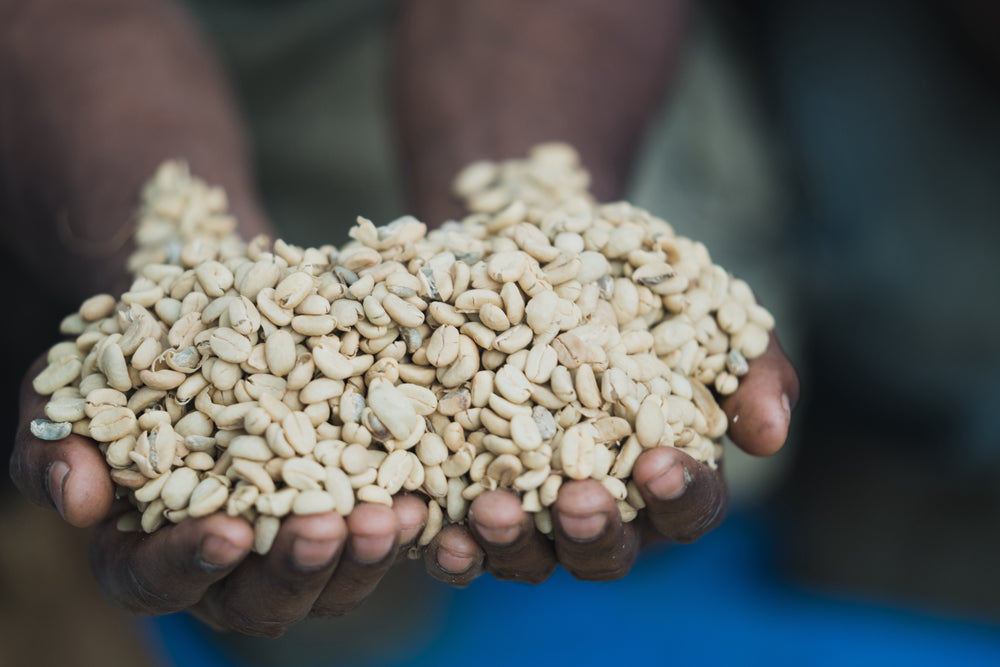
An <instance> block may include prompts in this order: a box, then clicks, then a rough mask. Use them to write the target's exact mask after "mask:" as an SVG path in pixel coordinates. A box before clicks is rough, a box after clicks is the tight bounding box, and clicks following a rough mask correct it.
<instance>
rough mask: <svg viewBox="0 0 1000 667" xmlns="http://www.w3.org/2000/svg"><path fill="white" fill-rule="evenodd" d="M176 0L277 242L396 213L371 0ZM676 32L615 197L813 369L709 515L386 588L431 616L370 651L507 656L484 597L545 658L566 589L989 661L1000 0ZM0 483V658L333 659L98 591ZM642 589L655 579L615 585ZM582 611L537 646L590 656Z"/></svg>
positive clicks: (661, 622) (838, 646) (843, 11)
mask: <svg viewBox="0 0 1000 667" xmlns="http://www.w3.org/2000/svg"><path fill="white" fill-rule="evenodd" d="M191 4H192V9H193V10H194V11H195V12H196V14H197V16H198V17H199V20H200V21H201V22H202V23H203V25H204V27H205V29H206V31H207V33H208V34H209V35H210V36H211V38H212V40H213V41H214V43H215V44H216V47H217V48H218V49H219V51H220V54H221V55H222V57H223V59H224V60H225V62H226V65H227V67H228V68H229V71H230V73H231V74H232V76H233V79H234V81H235V82H236V85H237V90H238V92H239V94H240V98H241V101H242V103H243V105H244V107H245V111H246V115H247V118H248V120H249V123H250V127H251V131H252V135H253V141H254V147H255V151H256V158H257V163H258V165H259V177H260V183H261V189H262V192H263V194H264V199H265V201H266V204H267V207H268V210H269V212H270V214H271V216H272V218H273V220H274V221H275V223H276V224H277V225H278V227H279V229H281V230H282V232H283V233H286V234H287V237H288V238H289V239H290V240H292V241H294V242H297V243H303V244H312V243H319V242H327V241H335V242H342V241H343V240H344V239H345V238H346V224H349V223H350V221H353V219H354V216H355V215H357V214H358V213H363V214H364V215H366V216H367V217H370V218H371V219H373V220H375V221H376V222H377V223H379V222H385V221H388V220H391V219H392V218H394V217H396V216H397V215H400V214H402V213H404V212H405V206H404V204H403V202H402V197H401V196H400V194H399V192H400V187H399V182H398V181H399V179H398V174H397V172H396V170H395V158H394V151H393V146H392V141H391V137H390V135H389V133H388V131H387V129H386V125H387V123H386V117H387V113H386V109H385V104H386V101H385V90H384V88H383V79H384V77H383V72H384V67H385V46H386V33H385V25H386V22H387V19H388V18H389V16H390V13H391V10H392V3H389V2H372V3H369V2H339V3H335V2H319V1H310V0H300V1H298V2H294V3H280V4H279V3H268V2H237V1H235V0H226V1H221V0H220V1H218V2H208V1H207V0H206V1H204V2H193V3H191ZM331 31H333V32H331ZM688 40H689V41H688V43H687V45H686V46H685V55H684V58H683V61H682V67H681V70H680V72H679V74H678V78H677V80H676V83H675V87H674V88H673V90H672V91H671V92H670V94H669V96H668V98H667V99H666V100H665V104H664V107H663V111H662V113H661V115H660V117H659V119H658V120H657V122H656V123H655V124H654V126H653V127H651V128H650V131H649V136H648V138H647V141H646V142H645V144H644V146H643V151H642V154H641V156H640V158H639V161H638V163H637V168H636V171H635V177H634V182H633V185H632V188H631V189H630V192H629V194H628V198H629V199H631V200H632V201H634V202H635V203H638V204H640V205H642V206H645V207H647V208H649V209H650V210H652V211H653V212H654V213H656V214H658V215H661V216H662V217H665V218H666V219H667V220H668V221H670V222H671V223H672V224H673V225H674V226H675V227H676V228H677V230H678V232H680V233H683V234H685V235H689V236H692V237H694V238H697V239H700V240H703V241H705V243H706V244H707V246H708V247H709V248H710V249H711V251H712V254H713V259H714V260H715V261H716V262H718V263H720V264H722V265H723V266H725V267H726V268H728V269H730V270H731V271H732V272H734V273H735V274H737V275H739V276H741V277H743V278H746V279H747V280H748V282H749V283H750V284H751V285H752V286H754V289H755V291H756V292H757V294H758V297H759V298H760V300H761V301H762V303H764V304H765V305H766V306H767V307H768V308H769V309H771V310H772V312H773V313H774V314H775V315H776V319H777V321H778V333H779V335H780V337H781V339H782V341H783V344H784V346H785V349H786V352H787V353H788V355H789V357H790V358H791V359H792V361H793V362H794V363H795V364H796V366H797V368H798V370H799V373H800V377H801V380H802V386H803V395H802V401H801V403H800V405H799V408H798V410H797V411H796V412H795V415H794V419H793V425H794V429H793V435H792V439H791V442H790V443H789V446H788V447H787V448H786V449H785V450H784V451H783V452H782V453H781V454H779V455H778V456H776V457H774V458H773V459H769V460H766V461H762V460H751V459H749V457H746V456H743V455H741V454H740V453H739V452H738V451H737V450H735V449H734V448H732V447H729V448H728V450H727V455H726V456H727V458H726V467H727V468H726V469H727V475H728V477H729V479H730V484H731V487H732V491H733V506H732V509H731V512H730V517H729V518H728V519H727V521H726V522H725V523H724V524H723V526H722V527H720V528H719V529H717V530H716V531H715V532H714V533H712V534H710V535H708V536H707V537H705V538H703V539H702V540H701V541H699V542H698V543H696V544H694V545H689V546H684V547H680V548H675V549H667V548H660V549H656V550H653V552H651V553H648V554H646V555H645V556H644V557H643V559H642V560H641V561H640V563H639V565H638V566H637V572H636V573H634V575H632V576H630V577H628V578H626V580H624V581H622V582H615V583H612V584H599V585H593V584H591V585H574V584H573V583H571V582H570V581H569V578H568V577H566V576H565V574H564V573H560V574H559V575H557V576H556V577H555V578H554V581H552V582H549V583H547V584H545V585H544V586H543V587H542V589H543V590H544V589H545V588H546V587H549V588H550V589H551V590H553V591H557V593H558V595H557V597H556V599H555V600H553V599H551V598H552V596H542V595H539V594H538V593H537V590H536V589H533V588H529V587H523V586H519V585H512V584H499V583H497V582H494V581H491V580H484V581H480V582H476V583H475V584H474V585H473V586H472V587H470V588H469V589H466V590H464V591H461V592H453V591H444V590H441V589H440V587H437V586H436V585H434V584H431V583H429V582H427V583H426V584H421V585H420V586H418V587H417V588H416V589H413V590H411V591H410V596H409V597H408V598H407V599H410V600H417V601H419V604H418V605H416V606H417V607H419V608H421V609H423V610H424V612H425V614H426V615H433V614H438V615H439V616H440V618H441V619H442V620H441V621H440V623H441V625H440V626H439V627H437V628H433V627H432V628H429V629H424V631H423V632H422V634H421V635H420V639H415V640H414V642H413V643H411V644H410V645H409V648H408V650H407V651H406V652H404V653H401V654H400V653H392V652H388V653H386V654H385V655H380V657H379V658H378V659H379V660H381V661H382V662H380V663H378V664H414V665H419V664H425V663H426V664H430V663H431V662H432V661H433V662H435V663H436V664H449V660H450V659H454V660H456V661H457V660H458V659H460V658H461V657H462V656H468V655H470V654H471V655H476V656H477V658H481V660H479V659H477V662H478V663H480V664H501V662H503V664H506V663H508V662H509V661H510V660H511V655H510V654H509V653H506V652H503V651H497V652H495V654H494V652H493V651H491V652H490V653H489V655H483V652H482V649H481V647H482V645H483V643H482V642H483V641H484V639H483V630H484V629H483V627H481V625H477V622H478V621H480V620H481V619H485V618H489V617H490V614H494V615H495V614H497V613H503V614H505V616H506V618H507V619H513V621H514V622H515V623H517V624H519V627H521V628H522V630H521V632H520V638H519V642H518V646H519V653H518V657H517V659H518V661H519V662H521V663H523V664H536V663H540V662H541V661H543V660H548V661H551V659H550V658H547V657H545V656H548V655H550V654H552V652H553V651H554V650H555V649H554V648H553V646H552V644H553V642H552V641H551V634H550V629H551V627H552V626H553V624H554V623H555V621H554V619H556V618H558V619H559V622H558V626H557V627H569V628H575V629H576V630H577V631H582V630H585V629H586V628H589V627H593V628H594V629H595V630H597V629H604V630H607V631H608V632H611V633H612V634H611V635H609V638H608V640H607V642H610V643H612V644H613V645H614V647H615V650H616V651H617V652H618V653H617V654H618V655H620V656H621V657H622V659H636V660H638V659H650V658H652V659H657V660H658V661H662V660H663V659H664V650H665V649H664V638H670V637H682V638H683V639H682V640H681V641H678V642H674V643H673V645H671V646H670V649H669V650H670V656H671V659H672V660H677V661H681V660H685V661H687V662H689V663H691V664H733V663H734V662H735V663H738V664H744V663H751V664H756V663H758V662H759V663H767V664H848V663H849V664H875V663H884V662H885V661H887V660H889V659H892V660H900V661H902V660H905V661H906V662H907V663H908V664H943V663H942V660H945V658H947V663H948V664H1000V634H998V633H997V630H998V626H1000V573H998V569H997V567H996V563H997V562H1000V531H998V529H997V525H998V518H1000V483H998V482H1000V388H998V387H1000V385H998V380H997V378H998V375H1000V346H998V344H997V331H998V326H1000V309H998V306H1000V301H998V299H997V296H996V290H997V286H998V285H1000V268H998V266H1000V263H998V261H997V260H998V259H1000V187H998V181H1000V122H998V119H1000V46H998V45H1000V12H998V5H997V4H995V3H990V2H986V1H983V2H977V1H976V0H963V1H959V2H945V1H944V0H941V1H939V2H934V1H931V0H914V1H911V2H903V1H902V0H887V1H886V2H880V3H869V2H863V1H862V0H844V1H834V0H818V1H816V2H810V3H800V2H790V1H789V2H780V1H776V2H722V1H720V0H713V1H711V2H705V3H701V4H698V5H696V6H695V7H694V8H693V10H692V13H691V17H690V32H689V38H688ZM289 73H294V74H289ZM334 91H336V94H334ZM345 91H349V92H345ZM332 118H335V119H336V122H331V119H332ZM331 221H344V222H345V224H343V225H340V226H336V227H335V224H336V223H332V222H331ZM0 272H3V273H6V274H8V275H4V276H2V277H3V279H5V280H7V281H9V282H8V284H12V283H13V281H14V280H15V279H16V276H17V269H16V266H13V265H3V266H0ZM30 306H31V304H29V303H27V300H23V301H15V308H20V309H28V308H30ZM61 315H62V313H52V312H49V313H43V314H38V313H34V312H32V314H31V315H30V317H31V319H30V320H28V319H22V314H16V316H17V317H18V319H19V320H20V321H30V322H31V323H32V325H33V326H34V330H33V331H32V332H28V333H31V336H27V337H25V333H26V332H25V331H24V330H23V329H20V328H19V330H18V331H17V332H13V331H11V330H10V329H9V328H3V329H0V335H2V336H3V337H4V340H3V343H5V344H6V345H7V347H6V349H8V350H11V349H17V350H23V351H25V352H31V353H30V354H23V355H22V354H20V353H19V354H18V355H17V356H18V359H15V360H13V362H14V364H15V365H17V364H20V366H21V367H20V368H13V370H12V371H11V373H10V374H9V375H7V376H6V377H5V379H4V382H5V385H6V389H5V390H4V392H5V395H7V396H8V397H9V398H8V400H7V401H4V402H3V403H4V404H5V406H6V410H7V412H6V413H5V414H4V420H5V421H4V428H5V429H6V432H7V433H13V430H14V428H15V426H14V424H15V421H14V414H13V410H12V407H11V406H13V405H14V401H13V400H12V399H11V398H10V397H12V396H14V395H16V392H17V382H19V378H20V376H21V375H22V373H23V370H24V368H25V367H26V365H27V363H28V360H30V359H32V358H34V356H35V355H36V354H37V353H40V352H41V351H42V350H43V349H44V348H45V347H46V346H47V343H48V342H49V341H50V340H51V332H53V331H55V330H56V323H57V322H58V320H59V318H60V317H61ZM23 317H28V315H27V314H24V315H23ZM15 371H16V372H15ZM3 482H4V483H5V484H7V486H6V487H5V488H4V490H3V512H0V524H2V525H0V667H6V666H7V665H11V666H14V665H57V664H73V665H81V666H87V665H105V666H108V665H172V664H178V665H180V664H185V665H191V664H241V665H243V664H245V665H265V664H282V660H284V661H285V662H284V664H301V665H308V664H325V663H326V661H325V658H324V655H325V656H327V657H328V656H329V653H328V652H327V653H325V654H324V651H328V648H324V647H327V646H328V642H329V640H330V637H329V636H328V635H330V634H331V631H330V627H331V626H330V624H329V623H328V622H324V623H325V624H310V623H307V624H303V628H301V629H296V630H293V632H291V633H289V635H288V636H286V638H285V639H282V640H280V641H278V642H270V641H265V640H249V641H242V640H239V641H237V640H232V641H227V642H226V647H225V648H224V651H223V652H222V653H219V652H218V651H220V650H222V649H209V648H205V647H206V646H207V645H208V644H207V642H208V640H207V639H206V637H205V635H204V633H202V632H201V631H200V630H199V628H198V627H197V626H195V625H194V624H192V623H191V622H190V621H188V620H187V619H186V618H185V617H183V616H177V617H168V618H165V619H159V620H158V621H155V622H154V621H150V620H139V621H137V620H136V619H131V618H128V617H126V616H124V615H121V614H119V613H118V612H116V611H114V610H112V609H111V608H109V607H108V606H107V605H106V604H105V603H104V602H103V601H102V600H101V598H100V595H99V593H98V592H97V590H96V587H95V585H94V584H93V582H92V581H91V580H90V576H89V572H88V568H87V555H86V534H85V532H83V531H76V530H73V529H70V528H68V527H66V526H64V525H62V523H61V522H60V521H59V520H58V518H57V517H55V516H54V515H53V514H52V513H49V512H45V511H42V510H39V509H37V508H34V507H31V506H30V505H27V504H26V502H25V501H23V500H22V499H21V498H20V497H19V496H18V495H17V494H16V493H15V492H14V491H13V490H12V489H10V488H9V486H10V485H9V483H7V476H6V475H4V476H3ZM637 586H639V587H646V591H647V593H646V594H647V596H649V597H651V598H652V599H651V600H650V601H649V608H648V609H644V610H639V611H636V610H630V609H627V608H623V607H622V604H623V602H622V601H623V600H626V599H629V597H628V596H629V595H630V594H631V592H634V590H635V587H637ZM383 604H392V602H391V601H388V602H386V601H380V600H379V599H377V596H376V599H373V600H372V602H371V605H369V607H370V608H371V609H369V611H368V612H367V614H368V616H371V617H376V619H377V612H378V610H379V609H381V608H382V607H381V606H380V605H383ZM595 610H600V611H599V612H597V614H596V615H597V616H598V617H599V618H596V619H595ZM640 612H641V613H640ZM365 618H367V617H365ZM364 622H365V621H364V618H362V619H361V620H359V621H357V624H356V625H351V624H348V629H349V630H350V631H351V632H360V628H361V627H362V626H363V624H364ZM375 622H377V620H376V621H375ZM446 622H447V623H449V624H450V625H449V626H448V628H449V629H448V633H449V634H448V636H447V637H444V636H443V635H441V636H439V635H438V634H435V633H441V632H443V630H442V628H443V627H445V623H446ZM341 627H343V624H341ZM333 634H340V635H342V634H344V633H343V632H340V633H333ZM623 634H624V636H625V637H626V639H625V640H623V639H622V635H623ZM348 636H350V633H348ZM355 636H359V635H355ZM360 636H361V637H366V636H367V635H363V634H362V635H360ZM178 637H180V638H182V639H183V641H181V640H179V639H177V638H178ZM580 637H581V638H580V639H579V641H578V642H576V644H574V646H571V647H568V648H567V647H566V646H562V647H561V649H560V650H561V653H559V654H558V655H559V656H560V657H561V658H562V659H564V660H566V661H568V660H570V659H577V658H579V659H581V660H587V659H588V658H592V657H593V656H594V655H596V654H595V653H594V651H595V650H597V648H596V647H595V646H594V645H593V641H595V640H593V639H590V638H589V637H588V636H587V635H586V633H584V634H581V635H580ZM612 637H614V638H612ZM54 638H58V641H54ZM324 642H327V644H324ZM494 645H495V640H494ZM199 647H200V648H202V649H204V650H203V651H202V653H198V649H199ZM189 649H190V650H189ZM188 650H189V651H188ZM185 651H188V652H185ZM212 651H215V653H213V652H212ZM154 655H157V656H158V657H153V656H154ZM199 655H200V656H202V658H198V657H195V656H199ZM205 655H211V656H214V657H213V658H211V660H210V659H209V658H204V656H205ZM290 655H296V656H298V657H297V658H296V659H295V661H294V663H289V662H288V661H287V660H288V656H290ZM431 656H434V657H433V660H432V658H431ZM442 656H444V657H442ZM202 659H204V660H205V662H198V660H202ZM442 660H443V662H442ZM230 661H232V662H230ZM363 662H364V661H363V659H362V658H361V657H360V655H359V656H358V657H357V658H356V661H353V660H351V661H349V663H347V664H363Z"/></svg>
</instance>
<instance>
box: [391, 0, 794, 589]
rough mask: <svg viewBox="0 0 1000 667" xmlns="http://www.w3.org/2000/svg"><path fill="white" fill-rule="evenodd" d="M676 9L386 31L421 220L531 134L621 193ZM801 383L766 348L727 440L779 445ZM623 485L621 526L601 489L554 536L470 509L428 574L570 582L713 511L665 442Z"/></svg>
mask: <svg viewBox="0 0 1000 667" xmlns="http://www.w3.org/2000/svg"><path fill="white" fill-rule="evenodd" d="M686 4H687V3H686V2H684V1H683V0H672V1H664V0H633V1H632V2H628V3H610V2H606V1H605V0H548V1H546V2H540V1H538V0H505V2H503V3H496V2H493V1H492V0H465V1H463V2H462V3H460V4H459V5H456V4H455V3H453V2H449V1H448V0H414V1H412V2H408V3H403V5H402V8H401V11H400V13H399V17H398V20H397V24H396V29H395V40H394V77H393V93H394V99H395V102H396V104H397V110H398V113H397V114H396V118H395V120H396V124H397V126H398V128H397V129H398V134H399V137H400V144H401V147H402V158H403V167H404V169H405V170H406V175H407V178H406V182H407V183H409V184H410V187H411V190H412V192H411V199H412V201H413V203H414V205H415V207H416V213H417V214H418V215H419V216H420V217H421V219H423V220H426V221H428V222H430V223H432V224H433V223H435V222H440V221H441V220H444V219H447V218H448V217H449V216H455V215H459V214H460V209H459V207H458V206H457V205H456V202H455V201H454V200H453V199H452V198H451V197H449V188H448V184H449V180H448V179H450V178H451V175H452V174H455V173H457V171H458V170H459V169H460V168H461V167H463V166H464V165H466V164H468V163H470V162H472V161H474V160H479V159H500V158H509V157H518V156H523V155H524V154H526V152H527V150H528V149H529V148H530V147H531V146H533V145H535V144H537V143H539V142H542V141H551V140H561V141H566V142H568V143H569V144H571V145H573V146H574V147H576V148H577V149H578V150H579V152H580V154H581V157H582V161H583V164H584V165H585V166H586V167H587V168H588V170H589V172H590V174H591V178H592V183H591V186H592V190H593V192H594V193H595V195H596V197H597V198H598V199H599V200H601V201H608V200H613V199H615V198H616V197H621V196H622V195H623V193H624V190H625V187H626V184H627V182H628V172H629V169H630V166H631V164H632V161H633V159H634V157H635V153H636V151H637V148H638V146H639V144H640V141H641V138H642V132H643V130H644V128H645V125H646V124H647V123H648V122H649V121H650V120H651V118H652V117H653V115H654V113H655V111H656V109H657V107H658V105H659V104H660V103H661V102H662V101H663V100H664V99H665V98H666V97H668V96H669V92H670V90H669V89H670V84H671V81H672V78H673V73H674V71H675V68H676V63H677V60H678V58H679V57H680V56H679V54H680V52H681V51H682V46H683V41H684V32H685V26H686V15H687V7H686ZM797 398H798V380H797V378H796V375H795V371H794V370H793V369H792V366H791V364H790V363H789V361H788V359H787V358H785V356H784V354H783V353H782V352H781V348H780V346H779V345H778V342H777V339H775V338H772V339H771V345H770V347H769V349H768V351H767V353H766V354H765V355H764V356H762V357H761V358H759V359H756V360H755V361H753V362H752V363H751V370H750V372H749V374H747V375H746V376H745V377H744V378H742V381H741V384H740V388H739V390H738V391H737V392H736V393H735V394H734V395H733V396H731V397H729V398H727V399H726V400H724V401H723V402H722V406H723V408H724V409H725V411H726V413H727V414H728V416H729V420H730V428H729V434H730V436H731V437H732V439H733V441H734V442H735V443H736V444H737V445H738V446H739V447H741V448H742V449H744V450H745V451H747V452H749V453H751V454H754V455H758V456H768V455H771V454H774V453H775V452H777V451H778V450H779V449H780V448H781V446H782V445H783V444H784V442H785V438H786V436H787V434H788V424H789V419H790V417H791V409H792V407H793V406H794V405H795V402H796V400H797ZM633 477H634V478H635V480H636V482H637V483H638V485H639V488H640V491H641V492H642V495H643V497H644V499H645V501H646V505H647V507H646V509H645V510H644V511H642V512H641V513H640V515H639V517H638V520H637V521H635V522H632V523H629V524H625V525H623V524H622V522H621V520H620V518H619V516H618V512H617V510H616V506H615V503H614V502H613V500H612V498H611V496H610V494H609V493H608V492H607V491H605V490H604V488H603V487H602V486H601V485H600V484H598V483H596V482H593V481H581V482H572V481H571V482H567V483H564V484H563V486H562V487H561V489H560V492H559V497H558V499H557V501H556V503H555V505H554V506H553V507H552V515H553V526H554V532H555V536H554V538H555V539H554V540H552V541H550V540H548V539H547V538H545V537H543V536H542V535H541V534H539V533H538V532H537V531H535V529H534V524H533V523H532V521H531V519H530V517H528V516H527V515H526V514H525V513H524V512H522V511H521V508H520V503H519V502H518V500H517V498H516V497H515V496H514V495H513V494H511V493H508V492H503V491H497V492H487V493H483V494H482V495H480V496H479V497H478V498H476V500H475V501H474V502H473V503H472V506H471V508H470V518H469V524H468V527H464V526H451V527H448V528H446V529H445V530H444V531H442V533H441V534H440V535H439V536H438V537H437V538H436V539H435V540H434V541H433V542H432V543H431V544H430V545H429V546H428V549H427V550H426V552H425V556H424V561H425V563H426V564H427V569H428V571H429V572H430V573H431V574H432V575H433V576H435V577H437V578H438V579H441V580H443V581H446V582H448V583H451V584H454V585H459V586H461V585H466V584H468V583H469V582H470V581H472V580H473V579H474V578H475V577H477V576H478V575H479V574H481V573H483V572H490V573H491V574H493V575H494V576H496V577H498V578H500V579H515V580H519V581H529V582H538V581H542V580H544V579H545V578H546V577H547V576H548V575H549V574H551V572H552V571H553V569H554V568H555V566H556V564H559V565H562V566H563V567H564V568H565V569H566V570H568V571H569V572H571V573H572V574H573V575H574V576H576V577H578V578H580V579H590V580H605V579H614V578H618V577H621V576H623V575H624V574H626V573H627V572H628V571H629V568H630V567H631V565H632V562H633V561H634V559H635V557H636V554H637V553H638V551H639V548H640V546H641V545H643V544H646V543H648V542H650V541H656V540H669V541H680V542H688V541H692V540H695V539H697V538H698V537H700V536H701V535H703V534H704V533H706V532H707V531H708V530H710V529H711V528H713V527H714V526H715V525H716V524H717V523H718V522H719V521H720V520H721V518H722V516H723V514H724V512H725V505H726V490H725V484H724V482H723V479H722V476H721V474H720V473H719V472H718V471H715V470H711V469H709V468H708V467H706V466H704V465H702V464H699V463H697V462H696V461H694V460H692V459H691V458H690V457H688V456H687V455H685V454H684V453H682V452H680V451H678V450H673V449H660V450H653V451H648V452H644V453H643V454H642V455H641V456H640V457H639V460H638V461H637V462H636V464H635V468H634V471H633Z"/></svg>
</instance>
